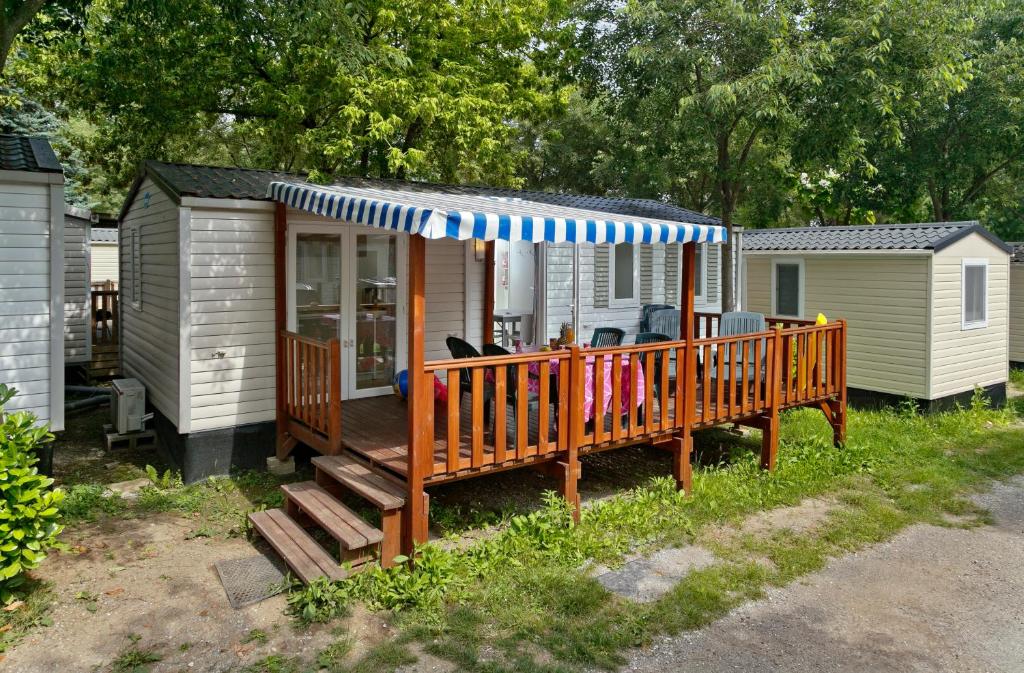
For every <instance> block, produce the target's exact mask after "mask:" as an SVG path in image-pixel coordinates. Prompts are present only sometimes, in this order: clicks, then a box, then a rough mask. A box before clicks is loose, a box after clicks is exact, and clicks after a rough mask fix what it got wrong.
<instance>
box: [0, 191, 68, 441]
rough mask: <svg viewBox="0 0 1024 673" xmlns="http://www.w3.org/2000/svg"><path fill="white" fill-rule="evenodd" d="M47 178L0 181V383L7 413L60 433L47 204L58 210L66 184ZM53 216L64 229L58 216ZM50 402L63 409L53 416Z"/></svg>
mask: <svg viewBox="0 0 1024 673" xmlns="http://www.w3.org/2000/svg"><path fill="white" fill-rule="evenodd" d="M33 178H34V179H33ZM52 179H53V180H54V181H60V180H61V178H60V176H54V177H53V178H52ZM46 180H47V178H46V177H44V176H41V175H39V174H31V175H29V176H27V177H26V178H25V182H21V181H19V175H18V174H17V173H8V172H4V177H3V178H2V179H0V362H2V363H3V367H0V383H4V384H6V385H8V386H10V387H12V388H15V389H16V390H17V394H16V395H15V396H14V398H13V399H12V400H11V401H10V402H9V403H8V405H7V411H30V412H32V413H34V414H35V415H36V416H37V417H38V419H39V422H40V423H51V429H53V430H63V429H64V428H63V413H62V410H63V405H64V395H63V393H64V390H63V387H60V386H58V387H57V389H56V390H54V389H53V388H54V381H55V380H56V381H59V382H63V374H64V362H63V359H64V351H63V338H62V335H63V333H64V326H63V311H61V309H62V308H63V287H61V289H60V290H57V289H56V288H52V287H51V272H52V271H53V269H52V268H51V254H52V246H53V244H54V243H55V241H52V240H51V226H52V223H51V204H52V203H59V204H60V206H61V208H62V209H63V186H62V184H60V183H59V182H58V183H56V184H48V183H47V182H46ZM55 192H59V194H56V193H55ZM57 217H58V220H59V222H61V226H62V224H63V213H62V212H61V213H60V214H59V215H58V216H57ZM56 243H59V240H58V241H56ZM58 247H59V246H58ZM60 255H61V258H59V259H58V263H59V264H61V265H62V266H61V268H63V259H62V256H63V251H62V250H60ZM54 296H55V297H59V298H60V301H58V302H54V301H53V300H52V298H53V297H54ZM55 307H56V309H55ZM54 310H57V311H60V313H59V314H57V315H51V313H52V312H53V311H54ZM51 330H53V331H51ZM55 339H56V340H57V341H56V343H57V344H59V346H58V349H59V350H54V343H55ZM51 393H52V395H51ZM51 404H52V405H53V406H54V407H56V408H57V409H60V410H61V411H58V412H57V413H53V414H51Z"/></svg>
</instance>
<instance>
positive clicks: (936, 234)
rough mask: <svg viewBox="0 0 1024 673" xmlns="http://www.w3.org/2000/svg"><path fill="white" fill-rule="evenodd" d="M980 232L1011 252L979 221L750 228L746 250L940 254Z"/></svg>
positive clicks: (744, 238)
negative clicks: (919, 252)
mask: <svg viewBox="0 0 1024 673" xmlns="http://www.w3.org/2000/svg"><path fill="white" fill-rule="evenodd" d="M972 233H978V234H980V235H981V236H983V237H985V238H986V239H988V240H989V241H991V242H992V243H994V244H995V245H997V246H999V247H1001V248H1004V249H1006V250H1007V251H1009V246H1007V244H1006V243H1003V242H1002V241H1001V240H999V238H998V237H997V236H996V235H995V234H993V233H992V232H990V231H989V230H988V229H986V228H984V227H983V226H981V225H980V224H978V223H977V222H974V221H971V222H922V223H918V224H877V225H868V226H862V227H793V228H790V229H748V230H746V231H744V232H743V249H744V250H745V251H804V250H807V251H847V250H848V251H858V250H859V251H871V250H932V251H938V250H941V249H943V248H945V247H946V246H948V245H950V244H952V243H955V242H956V241H958V240H960V239H961V238H963V237H964V236H968V235H970V234H972Z"/></svg>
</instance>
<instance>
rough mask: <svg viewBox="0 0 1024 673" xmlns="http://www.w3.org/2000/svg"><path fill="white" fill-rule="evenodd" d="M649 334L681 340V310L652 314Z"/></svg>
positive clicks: (661, 311)
mask: <svg viewBox="0 0 1024 673" xmlns="http://www.w3.org/2000/svg"><path fill="white" fill-rule="evenodd" d="M650 322H651V325H650V328H649V329H648V331H649V332H656V333H658V334H667V335H668V336H670V337H672V338H673V339H678V338H679V309H662V310H660V311H655V312H654V313H653V314H651V320H650Z"/></svg>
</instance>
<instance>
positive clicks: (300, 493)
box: [281, 481, 384, 550]
mask: <svg viewBox="0 0 1024 673" xmlns="http://www.w3.org/2000/svg"><path fill="white" fill-rule="evenodd" d="M281 490H282V491H284V494H285V497H287V498H288V499H289V500H291V501H292V502H294V503H295V504H296V505H298V506H299V509H301V510H302V511H303V512H305V513H306V514H307V515H309V517H310V518H311V519H313V521H315V522H316V523H317V524H319V525H320V527H321V528H323V529H324V530H325V531H327V533H328V534H329V535H330V536H331V537H333V538H334V539H335V540H337V541H338V542H340V543H341V546H342V547H344V548H345V549H350V550H351V549H361V548H363V547H368V546H370V545H375V544H379V543H380V542H381V541H382V540H383V539H384V533H382V532H381V531H380V530H378V529H376V528H374V527H373V526H371V525H370V524H368V523H367V522H366V521H364V520H363V518H362V517H361V516H359V515H358V514H356V513H355V512H353V511H352V510H351V509H349V508H348V507H346V506H345V505H344V504H342V503H341V502H339V501H338V499H337V498H335V497H334V496H333V495H331V494H330V493H328V492H327V491H326V490H324V489H323V488H322V487H321V486H319V485H318V484H317V483H316V482H315V481H300V482H298V483H294V484H283V485H282V486H281Z"/></svg>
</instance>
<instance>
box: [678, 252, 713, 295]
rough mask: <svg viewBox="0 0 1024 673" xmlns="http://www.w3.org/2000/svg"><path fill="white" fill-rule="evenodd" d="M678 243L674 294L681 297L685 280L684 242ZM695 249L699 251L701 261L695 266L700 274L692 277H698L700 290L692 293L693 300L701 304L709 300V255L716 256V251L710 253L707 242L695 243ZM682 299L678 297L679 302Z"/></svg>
mask: <svg viewBox="0 0 1024 673" xmlns="http://www.w3.org/2000/svg"><path fill="white" fill-rule="evenodd" d="M678 245H679V255H678V259H677V263H678V266H679V269H678V273H677V274H676V275H677V276H678V278H677V282H676V296H677V297H682V296H683V281H684V280H685V279H684V278H683V245H684V244H683V243H679V244H678ZM719 247H720V246H719ZM697 251H698V252H699V253H700V258H701V263H700V264H699V265H698V267H697V272H698V273H699V274H700V275H699V276H697V277H696V278H694V281H696V280H697V278H699V279H700V289H701V292H700V293H697V292H696V291H695V292H694V295H693V300H694V301H695V302H701V303H703V304H707V303H708V302H709V301H710V295H709V294H708V264H709V263H710V262H709V257H716V258H717V257H718V254H717V253H716V254H714V255H712V254H711V245H710V244H708V243H698V244H697ZM695 284H696V283H695ZM682 301H683V300H682V299H680V300H679V303H680V304H681V303H682Z"/></svg>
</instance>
